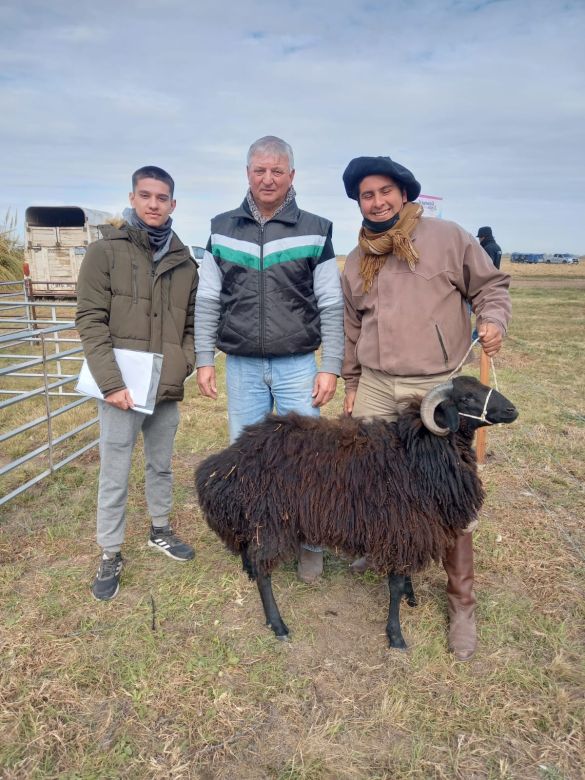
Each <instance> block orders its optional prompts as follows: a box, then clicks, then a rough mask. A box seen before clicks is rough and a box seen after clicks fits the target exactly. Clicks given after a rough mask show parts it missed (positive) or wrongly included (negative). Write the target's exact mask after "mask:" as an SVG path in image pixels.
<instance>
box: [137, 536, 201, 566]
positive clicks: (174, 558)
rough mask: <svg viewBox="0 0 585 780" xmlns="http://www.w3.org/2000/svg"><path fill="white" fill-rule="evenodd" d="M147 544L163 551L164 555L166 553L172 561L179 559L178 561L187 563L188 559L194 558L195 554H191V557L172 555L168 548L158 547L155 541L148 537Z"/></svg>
mask: <svg viewBox="0 0 585 780" xmlns="http://www.w3.org/2000/svg"><path fill="white" fill-rule="evenodd" d="M148 546H149V547H152V548H153V549H154V550H158V551H159V552H161V553H164V554H165V555H168V557H169V558H172V559H173V560H174V561H179V563H187V562H188V561H192V560H193V558H195V555H193V556H191V558H179V557H178V556H177V555H173V554H172V552H170V551H169V550H165V548H164V547H160V546H159V545H158V544H156V543H155V542H151V541H150V539H149V540H148Z"/></svg>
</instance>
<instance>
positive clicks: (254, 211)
mask: <svg viewBox="0 0 585 780" xmlns="http://www.w3.org/2000/svg"><path fill="white" fill-rule="evenodd" d="M296 194H297V193H296V192H295V188H294V187H290V188H289V191H288V192H287V193H286V197H285V199H284V200H283V202H282V203H281V204H280V206H279V207H278V208H277V209H276V211H275V212H274V214H272V215H271V216H270V217H263V216H262V214H261V213H260V209H259V208H258V206H257V205H256V201H255V200H254V198H253V197H252V192H251V190H248V192H247V193H246V201H247V202H248V206H249V207H250V211H251V212H252V216H253V217H254V219H255V220H256V222H257V223H258V224H259V225H260V226H261V227H263V226H264V225H265V224H266V223H267V222H270V220H271V219H274V217H276V215H277V214H280V212H281V211H284V209H285V208H286V207H287V206H288V204H289V203H290V202H291V201H292V200H294V198H295V197H296Z"/></svg>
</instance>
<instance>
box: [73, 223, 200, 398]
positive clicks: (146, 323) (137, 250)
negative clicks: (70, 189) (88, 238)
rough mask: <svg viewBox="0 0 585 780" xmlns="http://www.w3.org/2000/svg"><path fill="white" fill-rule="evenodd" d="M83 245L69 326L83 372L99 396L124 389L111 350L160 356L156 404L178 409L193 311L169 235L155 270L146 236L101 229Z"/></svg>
mask: <svg viewBox="0 0 585 780" xmlns="http://www.w3.org/2000/svg"><path fill="white" fill-rule="evenodd" d="M100 229H101V231H102V235H103V236H104V238H103V239H100V240H99V241H96V242H95V243H93V244H90V245H89V246H88V248H87V253H86V255H85V257H84V259H83V263H82V264H81V269H80V272H79V279H78V282H77V315H76V318H75V323H76V325H77V329H78V331H79V335H80V336H81V342H82V344H83V349H84V352H85V355H86V357H87V361H88V363H89V368H90V370H91V373H92V374H93V377H94V379H95V380H96V382H97V384H98V386H99V388H100V390H101V392H102V393H103V394H104V395H108V394H109V393H112V392H114V391H115V390H122V389H123V388H124V382H123V380H122V376H121V374H120V371H119V369H118V366H117V364H116V361H115V359H114V353H113V352H112V348H113V347H122V348H124V349H136V350H141V351H145V352H160V353H162V355H163V356H164V358H163V365H162V373H161V378H160V384H159V388H158V393H157V402H158V401H181V400H182V399H183V395H184V391H183V383H184V381H185V379H186V378H187V376H188V375H189V374H190V373H191V372H192V371H193V366H194V363H195V356H194V347H193V311H194V305H195V293H196V290H197V282H198V276H197V267H196V265H195V263H194V261H193V260H192V259H191V256H190V254H189V250H188V249H187V247H186V246H184V244H183V243H182V242H181V241H180V240H179V239H178V238H177V236H176V235H175V234H173V237H172V240H171V245H170V248H169V251H168V253H167V254H166V255H165V256H164V257H163V258H162V259H161V260H159V262H158V263H156V264H155V263H154V261H153V259H152V252H151V249H150V244H149V241H148V234H147V233H146V232H144V231H141V230H137V229H136V228H132V227H129V226H128V225H127V224H126V223H125V222H121V223H120V224H119V225H118V226H116V227H113V226H111V225H104V226H102V227H101V228H100Z"/></svg>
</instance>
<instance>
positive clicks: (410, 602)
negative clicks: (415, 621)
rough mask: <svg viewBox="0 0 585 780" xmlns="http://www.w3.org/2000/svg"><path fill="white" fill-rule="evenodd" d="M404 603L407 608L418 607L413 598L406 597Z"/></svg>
mask: <svg viewBox="0 0 585 780" xmlns="http://www.w3.org/2000/svg"><path fill="white" fill-rule="evenodd" d="M406 603H407V604H408V606H409V607H418V601H417V600H416V597H415V596H407V597H406Z"/></svg>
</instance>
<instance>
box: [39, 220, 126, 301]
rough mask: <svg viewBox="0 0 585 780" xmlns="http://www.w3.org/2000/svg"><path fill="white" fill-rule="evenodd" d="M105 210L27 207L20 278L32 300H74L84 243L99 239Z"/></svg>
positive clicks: (85, 245) (84, 248)
mask: <svg viewBox="0 0 585 780" xmlns="http://www.w3.org/2000/svg"><path fill="white" fill-rule="evenodd" d="M110 218H111V214H108V213H107V212H105V211H95V210H94V209H85V208H81V207H80V206H29V207H28V208H27V210H26V212H25V218H24V219H25V246H24V260H25V263H24V276H25V279H26V282H27V286H28V292H29V295H30V296H31V297H33V298H35V297H37V298H46V297H51V298H62V297H75V295H76V292H77V276H78V274H79V267H80V265H81V261H82V260H83V257H84V255H85V251H86V249H87V246H88V244H90V243H91V242H92V241H95V240H96V239H98V238H100V237H101V235H100V231H99V228H98V226H99V225H103V224H104V223H105V222H107V220H108V219H110Z"/></svg>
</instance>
